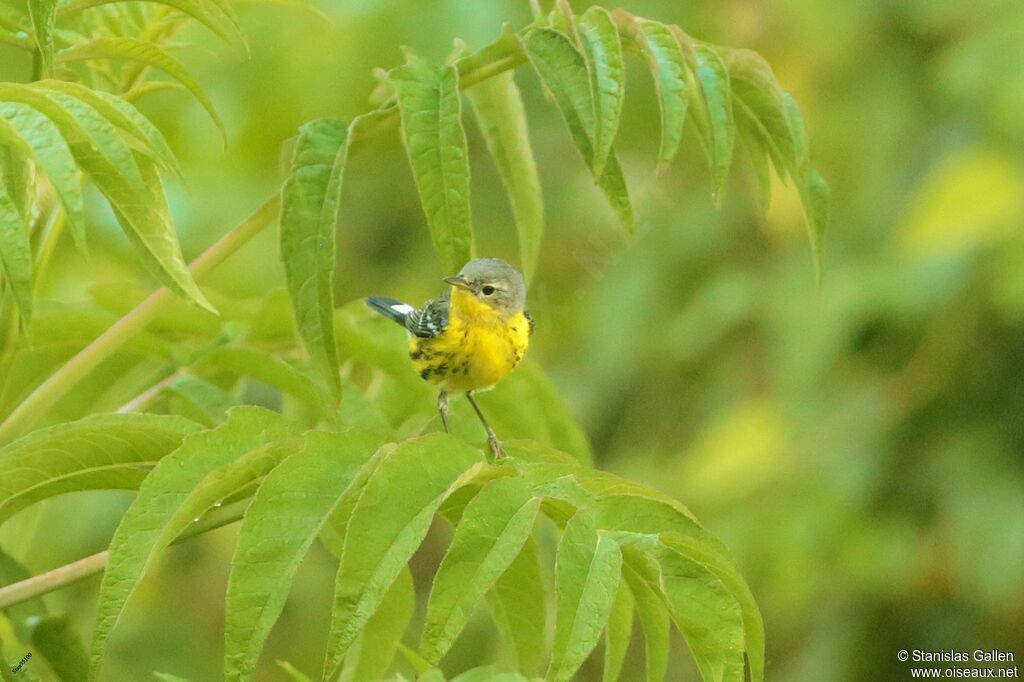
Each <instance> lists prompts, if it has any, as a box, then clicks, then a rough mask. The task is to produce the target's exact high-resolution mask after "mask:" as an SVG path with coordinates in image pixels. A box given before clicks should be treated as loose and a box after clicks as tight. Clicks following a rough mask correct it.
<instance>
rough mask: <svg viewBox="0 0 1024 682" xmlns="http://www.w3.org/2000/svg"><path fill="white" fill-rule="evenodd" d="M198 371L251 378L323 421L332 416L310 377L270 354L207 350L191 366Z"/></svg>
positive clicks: (224, 348)
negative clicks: (289, 397)
mask: <svg viewBox="0 0 1024 682" xmlns="http://www.w3.org/2000/svg"><path fill="white" fill-rule="evenodd" d="M194 369H195V370H197V371H208V370H224V371H227V372H231V373H233V374H236V375H238V376H245V377H252V378H253V379H258V380H259V381H262V382H263V383H266V384H270V385H271V386H276V387H277V388H279V389H281V390H282V391H284V392H285V393H288V394H289V395H292V396H294V397H296V398H298V399H299V400H301V401H303V402H304V403H306V404H307V405H309V406H310V407H313V408H314V409H316V410H318V411H319V412H320V413H321V414H322V415H323V416H324V417H325V418H327V419H330V418H332V416H333V410H332V409H331V408H330V405H328V404H327V401H328V400H329V399H328V397H327V396H326V395H325V394H324V392H323V391H322V390H321V389H319V388H318V387H317V385H316V384H315V383H313V382H312V381H311V380H310V379H309V377H307V376H306V375H305V374H303V373H302V372H300V371H299V370H297V369H295V368H294V367H292V366H291V365H289V364H288V363H287V362H285V361H284V360H282V359H281V358H279V357H277V356H276V355H274V354H272V353H268V352H266V351H263V350H259V349H258V348H253V347H251V346H221V347H219V348H216V349H214V350H212V351H210V352H209V353H208V354H206V355H205V356H203V358H202V359H201V360H200V361H199V362H197V363H196V364H195V365H194Z"/></svg>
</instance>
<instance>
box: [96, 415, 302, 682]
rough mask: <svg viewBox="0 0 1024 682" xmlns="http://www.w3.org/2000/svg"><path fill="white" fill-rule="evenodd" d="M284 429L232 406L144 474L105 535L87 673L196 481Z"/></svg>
mask: <svg viewBox="0 0 1024 682" xmlns="http://www.w3.org/2000/svg"><path fill="white" fill-rule="evenodd" d="M124 416H125V417H127V416H129V415H124ZM290 433H291V429H290V427H289V425H288V424H287V422H285V421H284V419H282V418H281V417H280V416H278V415H276V414H275V413H273V412H269V411H267V410H263V409H259V408H252V407H244V408H237V409H235V410H232V411H231V412H230V413H229V415H228V420H227V422H225V423H224V424H223V425H222V426H220V427H219V428H217V429H214V430H212V431H203V432H201V433H197V434H194V435H192V436H190V437H189V438H187V439H186V440H185V441H184V442H183V443H182V444H181V447H179V448H178V449H177V450H175V451H174V453H173V454H171V455H170V456H168V457H166V458H164V459H163V461H161V462H160V464H159V465H158V466H157V467H156V468H155V469H154V470H153V471H152V473H150V475H149V476H148V477H146V480H145V482H144V483H143V484H142V486H141V487H140V489H139V494H138V496H136V498H135V500H134V501H133V502H132V504H131V506H130V507H129V508H128V510H127V511H126V512H125V514H124V517H123V518H122V519H121V523H120V525H118V527H117V531H115V533H114V537H113V539H111V541H110V560H109V562H108V564H107V569H106V572H105V573H104V574H103V582H102V583H101V585H100V594H99V598H98V599H97V613H96V625H95V628H94V632H93V641H92V654H91V656H90V670H89V673H90V674H89V677H90V679H95V677H96V674H97V673H98V672H99V666H100V662H101V661H102V659H103V652H104V650H105V648H106V643H107V639H108V637H109V636H110V632H111V630H112V629H113V627H114V625H116V623H117V621H118V619H119V618H120V616H121V614H122V613H123V611H124V607H125V604H126V602H127V601H128V598H129V597H130V596H131V594H132V592H134V590H135V587H136V586H137V585H138V582H139V580H140V579H141V577H142V575H143V574H144V573H145V572H146V570H147V569H148V568H149V566H150V565H151V564H152V561H153V557H154V556H155V554H156V552H158V551H159V550H161V549H163V548H164V547H166V546H167V545H169V544H170V543H171V542H173V541H174V539H175V538H176V537H177V536H178V535H179V534H180V533H181V531H182V530H184V528H186V527H187V526H188V525H189V523H190V522H191V521H192V519H193V518H194V516H185V517H184V518H182V515H181V513H180V512H181V510H182V508H183V507H184V505H185V503H186V502H187V501H188V499H189V497H190V494H191V493H193V489H194V488H195V487H196V486H197V484H199V483H200V482H201V481H203V480H204V477H206V476H207V474H208V473H209V472H211V471H212V470H214V469H216V468H217V467H219V466H223V465H226V464H228V463H230V462H233V461H234V460H235V459H237V458H238V457H240V456H242V455H244V454H246V453H248V452H250V451H253V450H255V449H258V448H260V447H261V446H264V445H265V444H267V443H272V442H273V441H276V440H278V439H281V438H285V437H287V436H288V435H289V434H290ZM187 512H191V509H188V510H187Z"/></svg>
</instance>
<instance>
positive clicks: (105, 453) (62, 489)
mask: <svg viewBox="0 0 1024 682" xmlns="http://www.w3.org/2000/svg"><path fill="white" fill-rule="evenodd" d="M198 428H199V426H198V425H197V424H195V423H193V422H190V421H187V420H185V419H181V418H180V417H167V416H160V415H152V414H104V415H94V416H91V417H86V418H85V419H81V420H79V421H76V422H71V423H68V424H60V425H58V426H52V427H49V428H45V429H40V430H38V431H35V432H33V433H30V434H29V435H27V436H24V437H22V438H20V439H18V440H16V441H14V442H13V443H11V444H10V445H7V446H6V447H4V448H3V449H0V523H3V521H5V520H7V519H8V518H10V517H11V515H13V514H15V513H16V512H18V511H20V510H21V509H24V508H25V507H27V506H29V505H31V504H34V503H35V502H38V501H39V500H43V499H46V498H48V497H53V496H54V495H60V494H62V493H67V492H73V491H77V490H98V489H118V488H120V489H129V490H130V489H134V488H137V487H138V486H139V483H140V482H141V481H142V479H143V478H144V477H145V473H146V472H145V469H144V468H143V467H147V466H153V465H155V464H156V463H157V462H158V461H160V459H161V458H162V457H164V456H165V455H166V454H167V453H169V452H171V451H172V450H174V449H175V448H176V447H178V445H179V444H180V443H181V440H182V438H184V437H185V435H186V434H189V433H192V432H193V431H196V430H197V429H198Z"/></svg>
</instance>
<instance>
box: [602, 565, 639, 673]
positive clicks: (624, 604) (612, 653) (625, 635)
mask: <svg viewBox="0 0 1024 682" xmlns="http://www.w3.org/2000/svg"><path fill="white" fill-rule="evenodd" d="M631 639H633V595H632V593H631V592H630V591H629V585H628V584H627V583H626V582H625V581H622V582H621V583H619V591H618V593H617V594H616V595H615V603H614V604H613V605H612V612H611V615H609V616H608V627H607V628H606V629H605V633H604V673H603V675H602V678H601V679H602V680H604V682H614V681H615V680H618V679H619V676H620V675H621V674H622V665H623V663H624V662H625V660H626V650H627V649H629V641H630V640H631Z"/></svg>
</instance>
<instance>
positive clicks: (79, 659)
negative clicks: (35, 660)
mask: <svg viewBox="0 0 1024 682" xmlns="http://www.w3.org/2000/svg"><path fill="white" fill-rule="evenodd" d="M29 637H30V641H31V642H32V646H33V647H34V648H35V649H36V650H37V651H38V652H39V653H40V654H41V655H42V656H43V658H45V659H46V662H47V663H48V664H49V665H50V669H51V670H53V672H55V673H56V674H57V677H58V679H61V680H81V679H85V675H86V671H87V670H88V668H89V658H88V657H87V656H86V655H85V647H83V646H82V642H81V640H79V639H78V634H77V633H76V632H75V630H74V628H73V627H72V625H71V623H70V622H69V620H68V617H67V616H66V615H60V616H46V617H44V618H40V619H38V620H36V621H34V622H33V623H32V626H31V634H30V635H29Z"/></svg>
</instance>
